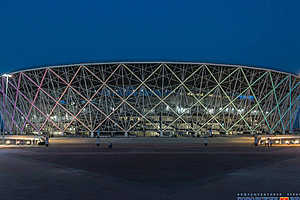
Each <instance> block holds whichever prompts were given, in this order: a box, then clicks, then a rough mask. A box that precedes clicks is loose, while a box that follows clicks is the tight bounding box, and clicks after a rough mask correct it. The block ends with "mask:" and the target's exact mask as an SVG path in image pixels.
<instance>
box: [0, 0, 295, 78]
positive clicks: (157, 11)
mask: <svg viewBox="0 0 300 200" xmlns="http://www.w3.org/2000/svg"><path fill="white" fill-rule="evenodd" d="M299 8H300V1H297V0H294V1H292V0H290V1H279V0H278V1H276V0H252V1H243V0H224V1H221V0H209V1H208V0H207V1H200V0H198V1H188V0H186V1H183V0H181V1H177V0H159V1H156V0H152V1H145V0H135V1H125V0H120V1H114V0H109V1H105V2H104V1H92V0H90V1H89V0H85V1H76V0H73V1H62V0H60V1H56V0H51V1H46V0H43V1H14V0H1V1H0V25H1V29H0V30H1V31H0V68H1V70H0V72H8V71H14V70H17V69H21V68H30V67H32V66H41V65H57V64H71V63H84V62H106V61H195V62H213V63H226V64H242V65H251V66H252V65H255V66H261V67H268V68H272V69H276V70H282V71H288V72H293V73H300V58H299V55H300V26H299V20H300V12H299Z"/></svg>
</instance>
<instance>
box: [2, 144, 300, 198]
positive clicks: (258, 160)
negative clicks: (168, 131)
mask: <svg viewBox="0 0 300 200" xmlns="http://www.w3.org/2000/svg"><path fill="white" fill-rule="evenodd" d="M299 166H300V147H299V146H294V147H272V148H271V149H270V150H266V149H265V148H264V147H257V148H254V147H253V146H252V145H251V144H247V143H243V144H238V143H235V144H228V143H226V144H210V145H209V146H208V147H207V148H205V147H203V145H202V144H200V143H190V144H189V143H188V142H185V143H183V144H180V143H176V144H174V143H173V144H172V143H164V144H145V143H143V144H139V143H127V144H126V143H123V144H114V146H113V149H106V144H101V147H100V148H96V145H94V144H87V143H86V144H72V143H70V144H58V143H57V144H51V145H50V147H49V148H46V147H29V148H28V147H24V148H2V149H0V172H1V174H0V176H1V178H0V180H1V184H0V192H1V194H0V195H1V196H0V199H1V200H2V199H3V200H6V199H43V200H48V199H49V200H50V199H72V200H73V199H74V200H75V199H119V200H124V199H131V200H134V199H139V200H144V199H172V200H173V199H235V197H236V193H240V192H272V193H274V192H275V193H278V192H300V189H299V188H300V178H299V174H300V168H299Z"/></svg>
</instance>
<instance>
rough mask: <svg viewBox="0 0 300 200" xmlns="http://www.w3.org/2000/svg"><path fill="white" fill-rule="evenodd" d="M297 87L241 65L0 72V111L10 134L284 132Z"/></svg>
mask: <svg viewBox="0 0 300 200" xmlns="http://www.w3.org/2000/svg"><path fill="white" fill-rule="evenodd" d="M8 77H9V78H8ZM7 86H8V87H7ZM299 88H300V80H299V77H298V76H296V75H293V74H289V73H284V72H278V71H273V70H267V69H259V68H251V67H246V66H235V65H221V64H208V63H104V64H97V63H95V64H78V65H67V66H53V67H44V68H38V69H29V70H23V71H18V72H14V73H11V74H8V75H2V82H1V85H0V102H1V104H0V111H1V116H2V119H3V120H4V125H5V127H4V128H5V130H6V131H7V132H12V133H28V134H30V133H33V132H37V133H41V132H42V133H54V132H57V133H63V132H68V133H70V134H90V133H92V132H95V133H96V132H99V133H100V135H101V134H102V135H105V134H111V133H116V134H119V135H125V133H128V134H136V135H154V133H159V134H160V133H162V134H165V135H168V134H170V133H187V132H189V133H191V132H192V133H197V134H205V133H208V130H210V129H213V132H214V133H216V134H217V133H222V134H237V133H243V132H245V133H255V132H268V133H271V132H273V133H277V132H281V133H283V132H285V131H289V130H292V128H293V124H295V123H294V122H295V119H296V117H297V115H296V110H297V108H296V107H297V106H296V104H297V103H296V98H297V96H299V95H300V89H299Z"/></svg>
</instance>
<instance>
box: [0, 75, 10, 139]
mask: <svg viewBox="0 0 300 200" xmlns="http://www.w3.org/2000/svg"><path fill="white" fill-rule="evenodd" d="M2 77H5V78H6V87H5V107H6V105H7V90H8V78H11V77H12V75H11V74H2ZM3 124H4V125H5V122H4V123H3ZM5 128H6V127H5ZM2 139H3V142H4V127H3V131H2Z"/></svg>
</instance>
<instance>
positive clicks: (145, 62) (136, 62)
mask: <svg viewBox="0 0 300 200" xmlns="http://www.w3.org/2000/svg"><path fill="white" fill-rule="evenodd" d="M150 63H166V64H168V63H169V64H198V65H215V66H227V67H242V68H248V69H257V70H265V71H272V72H276V73H283V74H288V75H292V76H295V77H297V78H300V74H296V73H292V72H285V71H279V70H274V69H270V68H266V67H258V66H251V65H241V64H222V63H209V62H188V61H182V62H181V61H174V62H173V61H153V62H152V61H141V62H139V61H124V62H122V61H116V62H90V63H89V62H87V63H75V64H62V65H45V66H41V67H32V68H25V69H19V70H16V71H11V72H7V73H1V75H3V74H16V73H19V72H26V71H34V70H39V69H45V68H59V67H72V66H80V65H87V66H88V65H103V64H150Z"/></svg>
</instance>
